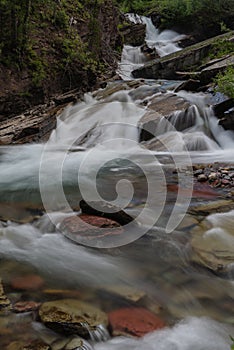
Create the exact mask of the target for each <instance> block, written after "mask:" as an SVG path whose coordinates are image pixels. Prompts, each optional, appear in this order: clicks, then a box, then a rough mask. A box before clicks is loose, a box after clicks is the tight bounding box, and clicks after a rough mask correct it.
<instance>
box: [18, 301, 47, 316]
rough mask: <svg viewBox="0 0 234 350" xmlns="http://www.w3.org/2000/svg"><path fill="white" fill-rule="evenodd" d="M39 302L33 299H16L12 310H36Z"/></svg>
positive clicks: (19, 311)
mask: <svg viewBox="0 0 234 350" xmlns="http://www.w3.org/2000/svg"><path fill="white" fill-rule="evenodd" d="M40 305H41V303H38V302H35V301H18V302H17V303H15V304H14V305H13V308H12V309H13V311H14V312H16V313H21V312H29V311H36V310H38V309H39V307H40Z"/></svg>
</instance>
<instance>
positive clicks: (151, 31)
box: [117, 13, 185, 80]
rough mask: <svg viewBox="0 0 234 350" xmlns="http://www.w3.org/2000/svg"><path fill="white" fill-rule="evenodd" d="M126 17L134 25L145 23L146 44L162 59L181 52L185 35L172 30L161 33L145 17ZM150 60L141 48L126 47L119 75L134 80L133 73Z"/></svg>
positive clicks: (129, 15) (133, 15)
mask: <svg viewBox="0 0 234 350" xmlns="http://www.w3.org/2000/svg"><path fill="white" fill-rule="evenodd" d="M126 17H127V18H128V20H130V21H131V22H133V23H134V24H137V23H144V24H145V25H146V37H145V42H146V44H147V46H148V47H149V48H151V49H155V52H156V53H157V54H158V56H160V57H162V56H165V55H168V54H170V53H173V52H176V51H179V50H181V48H180V47H179V41H180V40H183V39H184V38H185V35H180V34H178V33H176V32H174V31H172V30H164V31H162V32H161V33H160V31H159V30H158V29H157V28H156V27H155V26H154V25H153V23H152V20H151V18H148V17H145V16H139V15H135V14H132V13H129V14H127V15H126ZM148 60H149V59H148V58H147V57H146V56H145V54H144V53H143V52H142V50H141V47H133V46H130V45H124V47H123V51H122V57H121V62H120V63H119V67H118V71H117V73H118V74H119V75H120V77H121V78H122V79H123V80H129V79H132V76H131V72H132V71H133V70H135V69H137V68H139V67H140V66H141V65H142V64H144V63H145V62H147V61H148Z"/></svg>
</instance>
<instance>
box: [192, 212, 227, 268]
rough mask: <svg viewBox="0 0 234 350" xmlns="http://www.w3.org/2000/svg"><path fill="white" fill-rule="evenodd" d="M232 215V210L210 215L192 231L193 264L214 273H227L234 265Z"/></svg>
mask: <svg viewBox="0 0 234 350" xmlns="http://www.w3.org/2000/svg"><path fill="white" fill-rule="evenodd" d="M233 215H234V211H233V210H232V211H230V212H227V213H223V214H213V215H210V216H208V218H206V220H204V221H203V222H202V223H201V225H200V226H198V228H197V229H196V230H194V233H193V238H192V240H191V246H192V260H193V261H194V262H196V263H199V264H200V265H203V266H205V267H207V268H209V269H211V270H213V271H215V272H216V273H220V274H224V273H228V271H229V268H230V266H232V265H233V263H234V251H233V244H234V231H233V222H232V219H233ZM199 228H200V232H199Z"/></svg>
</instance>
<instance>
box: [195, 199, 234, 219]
mask: <svg viewBox="0 0 234 350" xmlns="http://www.w3.org/2000/svg"><path fill="white" fill-rule="evenodd" d="M232 209H234V202H233V201H232V200H224V199H221V200H217V201H211V202H208V203H205V204H199V205H197V206H193V207H190V208H189V213H190V214H193V215H201V216H207V215H209V214H213V213H225V212H228V211H229V210H232Z"/></svg>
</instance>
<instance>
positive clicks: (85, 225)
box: [59, 214, 124, 246]
mask: <svg viewBox="0 0 234 350" xmlns="http://www.w3.org/2000/svg"><path fill="white" fill-rule="evenodd" d="M59 229H60V231H62V232H63V233H64V234H65V236H66V237H68V238H69V239H71V240H73V241H75V242H78V243H80V244H87V243H89V242H90V244H91V245H92V246H93V245H95V246H96V245H99V244H100V242H101V240H102V239H104V238H106V237H110V239H111V237H113V235H114V236H115V235H121V234H123V232H124V231H123V229H122V227H121V225H120V224H119V223H118V222H116V221H114V220H111V219H107V218H104V217H99V216H95V215H87V214H81V215H79V216H71V217H68V218H66V219H64V220H63V222H62V223H61V225H60V226H59Z"/></svg>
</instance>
